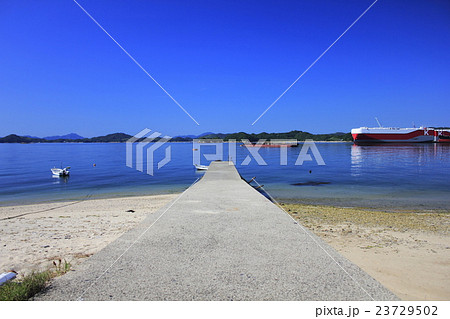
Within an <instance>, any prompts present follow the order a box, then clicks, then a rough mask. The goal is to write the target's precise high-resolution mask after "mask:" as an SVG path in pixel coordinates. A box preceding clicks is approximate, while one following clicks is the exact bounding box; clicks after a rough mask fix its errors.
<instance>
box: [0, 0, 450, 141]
mask: <svg viewBox="0 0 450 319" xmlns="http://www.w3.org/2000/svg"><path fill="white" fill-rule="evenodd" d="M78 2H79V3H80V4H81V5H82V6H84V7H85V9H86V10H87V11H89V12H90V13H91V15H92V16H93V17H94V18H95V19H97V21H98V22H99V23H100V24H102V25H103V27H104V28H105V29H106V30H107V31H108V32H109V33H110V34H111V35H112V36H113V37H115V38H116V40H117V41H118V42H119V43H120V44H121V45H122V46H123V47H124V48H125V49H126V50H127V51H128V52H129V53H130V54H131V55H133V56H134V57H135V59H136V60H137V61H139V62H140V63H141V65H142V66H143V67H144V68H146V69H147V70H148V71H149V73H150V74H152V75H153V76H154V77H155V79H157V80H158V81H159V82H160V83H161V84H162V86H163V87H165V88H166V89H167V90H168V91H169V92H170V93H171V94H172V95H173V96H174V97H175V99H177V100H178V101H179V102H180V104H181V105H183V107H185V108H186V109H187V110H188V111H189V113H191V114H192V116H193V117H194V118H195V119H196V120H197V121H198V122H199V123H200V126H197V125H196V124H195V123H194V122H193V121H192V120H191V119H190V118H189V117H188V116H187V115H186V114H185V113H183V112H182V111H181V110H180V109H179V108H178V106H177V105H176V104H174V103H173V102H172V101H171V100H170V99H169V98H168V97H167V96H166V95H165V94H164V92H163V91H162V90H161V89H160V88H159V87H157V86H156V84H155V83H154V82H152V81H151V80H150V79H149V78H148V77H147V76H146V75H145V74H144V72H142V70H140V69H139V68H138V67H137V66H136V65H135V64H134V63H133V62H132V61H131V60H130V59H129V58H128V57H127V56H126V55H125V54H124V53H123V52H122V51H121V50H120V49H119V48H118V47H117V46H116V44H114V42H113V41H112V40H111V39H109V38H108V37H107V35H106V34H105V33H103V31H102V30H101V29H99V28H98V27H97V26H96V25H95V24H94V23H93V22H92V21H91V20H90V19H89V17H88V16H87V15H86V14H85V13H83V11H81V9H80V8H79V7H78V6H77V5H76V4H75V3H74V2H73V1H71V0H54V1H50V0H49V1H6V0H3V1H0V38H1V50H0V65H1V71H0V108H1V113H0V114H1V115H0V136H5V135H7V134H10V133H16V134H20V135H34V136H46V135H55V134H66V133H69V132H76V133H78V134H80V135H83V136H87V137H92V136H98V135H104V134H108V133H112V132H125V133H129V134H134V133H136V132H138V131H140V130H141V129H143V128H146V127H147V128H150V129H152V130H157V131H160V132H162V133H165V134H168V135H172V136H174V135H180V134H197V133H202V132H206V131H213V132H236V131H246V132H261V131H266V132H284V131H290V130H294V129H298V130H303V131H309V132H312V133H328V132H335V131H349V130H350V129H351V128H353V127H359V126H366V125H369V126H372V125H373V126H376V123H375V120H374V117H375V116H377V117H378V118H379V119H380V121H381V122H382V124H383V125H386V126H388V125H389V126H411V125H412V122H414V123H415V124H416V125H429V126H431V125H446V126H448V125H450V116H449V110H450V107H449V106H450V60H449V52H450V2H449V1H448V0H429V1H424V0H398V1H396V0H379V1H378V3H376V4H375V6H374V7H373V8H372V9H371V10H370V11H369V12H368V13H367V14H366V15H365V16H364V17H363V18H362V19H361V20H360V21H359V22H358V23H357V24H356V25H355V26H354V27H353V28H352V29H351V30H350V31H349V32H348V33H347V34H346V35H345V36H344V37H343V38H342V39H341V40H340V41H339V42H338V43H337V44H336V45H335V46H334V47H333V48H332V49H331V50H330V51H329V52H328V53H327V54H326V55H325V56H324V57H323V58H322V59H321V60H320V61H319V62H318V63H317V64H316V65H315V66H314V67H313V68H312V69H311V70H310V71H309V72H308V73H307V74H306V75H305V76H304V77H303V78H302V79H301V80H300V81H299V82H298V83H297V84H296V85H295V86H294V87H293V88H292V89H291V90H290V91H289V92H288V93H287V94H286V95H285V96H284V97H283V98H282V99H281V100H280V101H279V102H278V103H277V104H276V105H275V106H274V107H273V108H272V109H271V110H270V111H269V112H268V113H267V114H266V115H265V116H264V117H262V118H261V119H260V120H259V122H257V123H256V124H255V125H254V126H251V123H252V122H253V121H254V120H255V119H256V118H257V117H258V116H259V115H260V114H261V112H263V111H264V109H265V108H267V106H268V105H270V104H271V103H272V102H273V101H274V100H275V99H276V98H277V97H278V96H279V95H280V94H281V93H282V92H283V91H284V90H285V89H286V88H287V87H288V86H289V85H290V84H291V83H292V82H293V81H294V80H295V79H296V78H297V77H298V76H299V75H300V74H301V73H302V72H303V71H304V70H305V69H306V68H307V67H308V66H309V65H310V64H311V63H312V62H313V61H314V60H315V59H316V58H317V57H318V56H319V55H320V54H321V53H322V52H323V51H324V50H325V49H326V48H327V47H328V46H329V45H330V44H331V43H332V42H333V41H334V40H335V39H336V38H337V37H338V36H339V35H340V34H341V33H342V32H343V31H344V30H345V29H346V28H347V27H348V26H349V25H350V24H351V23H352V22H353V21H354V20H355V19H356V18H357V17H358V16H359V15H360V14H361V13H362V12H363V11H364V10H365V9H366V8H367V7H368V6H369V5H370V4H371V3H372V0H314V1H313V0H308V1H301V0H297V1H279V0H278V1H244V0H239V1H233V0H226V1H184V0H183V1H182V0H180V1H172V0H163V1H137V0H136V1H130V0H128V1H100V0H95V1H94V0H89V1H88V0H78Z"/></svg>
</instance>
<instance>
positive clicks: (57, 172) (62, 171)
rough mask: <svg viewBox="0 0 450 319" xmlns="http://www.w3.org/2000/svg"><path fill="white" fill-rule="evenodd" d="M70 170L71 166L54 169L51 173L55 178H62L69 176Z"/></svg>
mask: <svg viewBox="0 0 450 319" xmlns="http://www.w3.org/2000/svg"><path fill="white" fill-rule="evenodd" d="M69 169H70V166H67V167H65V168H56V167H53V168H52V169H51V171H52V174H53V176H55V177H56V176H59V177H62V176H69V174H70V172H69Z"/></svg>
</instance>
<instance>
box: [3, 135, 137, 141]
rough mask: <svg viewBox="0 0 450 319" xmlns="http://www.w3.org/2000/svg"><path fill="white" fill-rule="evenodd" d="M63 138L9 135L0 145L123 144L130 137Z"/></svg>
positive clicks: (75, 136)
mask: <svg viewBox="0 0 450 319" xmlns="http://www.w3.org/2000/svg"><path fill="white" fill-rule="evenodd" d="M72 134H74V135H72ZM64 136H70V137H74V138H64ZM64 136H62V137H61V138H55V139H45V138H34V137H28V136H19V135H16V134H10V135H8V136H5V137H2V138H0V143H123V142H126V141H127V140H128V139H129V138H130V137H131V135H128V134H125V133H114V134H108V135H105V136H97V137H92V138H85V137H81V136H80V135H78V134H75V133H71V134H67V135H64ZM50 137H52V136H50ZM54 137H56V136H54ZM79 137H81V138H79Z"/></svg>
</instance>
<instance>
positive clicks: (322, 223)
mask: <svg viewBox="0 0 450 319" xmlns="http://www.w3.org/2000/svg"><path fill="white" fill-rule="evenodd" d="M282 206H283V208H284V209H285V210H286V211H287V212H288V213H289V214H290V215H291V216H293V217H294V218H295V219H297V220H299V221H300V222H301V224H302V225H304V226H306V227H308V228H309V229H310V230H312V231H313V232H314V233H315V234H317V235H318V236H319V237H321V238H322V239H323V240H324V241H326V242H327V243H328V244H330V245H331V246H332V247H334V248H335V249H336V250H337V251H339V252H340V253H341V254H342V255H344V256H345V257H346V258H348V259H349V260H351V261H352V262H353V263H355V264H356V265H358V266H359V267H360V268H362V269H363V270H365V271H366V272H367V273H368V274H370V275H371V276H372V277H374V278H375V279H377V280H378V281H379V282H380V283H382V284H383V285H384V286H385V287H387V288H388V289H389V290H391V291H392V292H393V293H395V294H396V295H397V296H398V297H399V298H401V299H402V300H450V232H449V230H450V228H449V225H450V212H449V211H433V212H429V211H415V212H411V211H388V212H386V211H376V210H368V209H359V208H344V207H331V206H319V205H303V204H282Z"/></svg>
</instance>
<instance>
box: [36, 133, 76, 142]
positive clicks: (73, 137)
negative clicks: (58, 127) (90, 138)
mask: <svg viewBox="0 0 450 319" xmlns="http://www.w3.org/2000/svg"><path fill="white" fill-rule="evenodd" d="M84 138H85V137H83V136H80V135H78V134H77V133H69V134H66V135H56V136H46V137H43V139H44V140H49V141H53V140H82V139H84Z"/></svg>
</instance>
